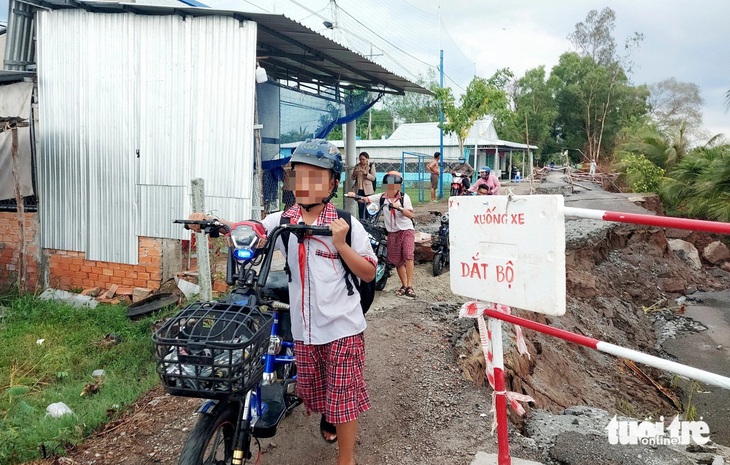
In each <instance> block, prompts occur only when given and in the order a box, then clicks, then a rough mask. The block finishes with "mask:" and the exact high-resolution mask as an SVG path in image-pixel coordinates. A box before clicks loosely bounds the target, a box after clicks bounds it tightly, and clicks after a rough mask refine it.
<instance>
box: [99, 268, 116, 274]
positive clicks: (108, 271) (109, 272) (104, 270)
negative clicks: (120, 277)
mask: <svg viewBox="0 0 730 465" xmlns="http://www.w3.org/2000/svg"><path fill="white" fill-rule="evenodd" d="M101 274H103V275H105V276H114V270H111V269H109V268H104V269H102V270H101Z"/></svg>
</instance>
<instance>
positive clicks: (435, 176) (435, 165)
mask: <svg viewBox="0 0 730 465" xmlns="http://www.w3.org/2000/svg"><path fill="white" fill-rule="evenodd" d="M440 161H441V153H439V152H436V153H434V154H433V160H431V161H430V162H429V163H428V165H426V171H428V172H429V173H430V174H431V202H433V203H435V202H438V199H436V189H438V187H439V170H440V168H439V162H440Z"/></svg>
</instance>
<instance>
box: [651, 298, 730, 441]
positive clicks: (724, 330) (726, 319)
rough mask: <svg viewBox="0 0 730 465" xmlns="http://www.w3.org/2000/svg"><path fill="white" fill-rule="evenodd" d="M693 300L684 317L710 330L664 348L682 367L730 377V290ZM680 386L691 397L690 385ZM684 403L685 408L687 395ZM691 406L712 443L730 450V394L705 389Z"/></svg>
mask: <svg viewBox="0 0 730 465" xmlns="http://www.w3.org/2000/svg"><path fill="white" fill-rule="evenodd" d="M691 297H692V298H693V299H698V300H699V302H697V303H691V304H690V305H687V307H686V310H685V313H684V316H685V317H687V318H691V319H693V320H695V321H698V322H700V323H701V324H702V325H704V326H705V327H706V328H707V329H706V330H704V331H701V332H697V333H684V334H681V335H677V337H676V338H669V339H667V340H666V341H664V343H663V345H662V347H663V349H664V350H665V351H666V352H667V353H669V354H671V355H673V356H675V357H677V361H678V362H679V363H682V364H685V365H689V366H692V367H695V368H700V369H702V370H706V371H710V372H712V373H717V374H719V375H723V376H730V289H728V290H725V291H719V292H698V293H695V294H692V296H691ZM681 386H682V388H683V389H684V390H685V392H686V393H688V389H689V382H683V383H681ZM682 402H683V403H684V404H685V405H686V403H687V398H686V395H685V398H684V399H682ZM692 404H694V406H695V408H696V409H697V419H699V417H702V419H703V421H705V422H706V423H707V425H708V426H709V428H710V439H712V440H713V441H714V442H716V443H718V444H722V445H724V446H730V390H727V389H723V388H720V387H715V386H709V385H703V386H702V388H701V389H700V391H699V392H695V393H694V394H693V395H692Z"/></svg>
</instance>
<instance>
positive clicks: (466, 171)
mask: <svg viewBox="0 0 730 465" xmlns="http://www.w3.org/2000/svg"><path fill="white" fill-rule="evenodd" d="M457 173H461V174H462V175H463V176H464V177H463V178H462V179H461V184H462V186H464V190H465V191H466V190H467V189H469V186H470V185H471V176H472V175H473V174H474V168H472V167H471V165H470V164H469V163H467V162H466V158H464V157H461V158H459V163H457V164H455V165H454V166H453V167H452V168H451V174H457Z"/></svg>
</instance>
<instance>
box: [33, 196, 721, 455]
mask: <svg viewBox="0 0 730 465" xmlns="http://www.w3.org/2000/svg"><path fill="white" fill-rule="evenodd" d="M614 208H615V207H614ZM445 209H446V205H445V202H442V203H440V204H427V205H424V206H422V207H419V208H417V219H418V218H420V219H421V221H418V222H417V225H418V226H419V229H421V230H424V231H428V232H433V231H435V230H436V229H437V224H436V222H437V220H438V218H437V217H436V216H434V215H430V214H429V213H428V212H429V211H431V210H438V211H441V212H443V211H445ZM429 221H431V222H432V224H430V225H429V224H427V223H428V222H429ZM586 221H587V220H586ZM586 221H574V222H572V223H571V226H570V228H569V229H570V230H571V231H572V233H573V235H568V238H569V239H570V241H569V243H570V244H573V245H572V246H571V247H572V248H571V250H570V252H569V254H568V259H569V260H568V262H569V266H568V278H569V279H568V281H569V302H568V310H567V312H566V315H565V316H563V317H561V318H559V319H552V320H548V319H547V318H541V319H539V320H540V321H541V322H546V323H548V324H553V325H556V326H559V327H563V328H565V329H568V330H572V331H577V332H581V333H583V334H587V335H589V336H594V335H595V336H597V337H601V338H603V339H606V340H609V341H610V342H613V343H617V344H619V345H623V346H627V347H632V348H635V349H638V350H642V351H644V352H648V353H652V351H653V349H654V345H655V342H656V338H655V336H654V332H653V330H652V323H651V321H650V320H649V318H648V317H647V316H646V314H645V312H644V311H642V305H647V306H648V305H650V304H651V303H653V302H655V301H657V299H658V297H659V296H663V295H665V294H666V295H668V296H669V297H672V298H674V297H676V296H678V293H676V292H675V293H673V294H670V293H666V292H663V291H662V290H660V289H659V288H658V286H657V283H661V285H662V286H664V287H669V286H670V285H671V286H672V287H676V285H677V284H681V286H679V287H681V288H684V289H688V290H689V289H694V290H697V289H703V288H707V289H706V290H708V291H709V290H719V289H727V288H728V287H729V286H730V275H728V276H725V277H723V278H722V279H720V278H717V279H715V278H713V277H711V276H709V275H708V274H706V273H705V272H704V271H703V272H702V273H699V272H698V273H695V274H692V273H688V270H687V268H686V265H685V264H683V263H681V262H680V261H679V260H678V259H677V258H676V257H674V256H673V254H671V253H668V251H667V246H666V238H665V237H664V234H663V232H657V231H655V230H653V229H647V228H644V229H639V230H635V229H633V228H628V229H627V228H619V229H616V230H615V231H613V232H611V233H607V232H606V231H605V227H604V226H603V225H599V226H600V227H597V226H596V225H592V224H587V223H586ZM594 223H595V222H594ZM591 231H592V232H591ZM589 232H590V234H589ZM577 233H580V234H577ZM723 276H724V275H723ZM399 286H400V283H399V282H398V280H397V277H396V276H395V275H394V276H392V277H391V280H390V281H389V283H388V286H387V287H386V289H385V291H383V292H380V293H378V294H377V296H376V300H375V302H374V304H373V308H372V309H371V310H370V312H369V313H368V316H367V320H368V329H367V330H366V333H365V338H366V346H367V358H366V380H367V382H368V387H369V389H370V394H371V398H372V401H373V409H372V410H371V411H369V412H367V413H366V414H365V415H363V417H362V422H361V431H360V435H359V442H358V446H357V451H358V463H359V464H360V465H376V464H377V465H380V464H386V465H387V464H392V465H396V464H398V465H400V464H402V465H410V464H413V465H415V464H434V465H436V464H439V465H441V464H448V465H452V464H453V465H460V464H469V463H471V461H472V459H473V457H474V455H475V454H476V452H477V451H480V450H481V451H486V452H489V453H494V452H496V438H495V437H492V436H490V434H489V431H490V427H491V412H490V407H491V390H490V389H487V388H483V387H477V386H476V385H475V384H473V383H471V382H468V381H465V380H464V377H463V374H462V372H461V370H462V368H463V369H464V371H465V373H466V374H467V375H468V376H471V377H472V378H473V379H478V378H479V377H478V376H476V375H479V374H481V375H482V377H483V365H480V363H483V359H481V360H482V362H480V361H479V358H480V356H481V354H480V349H479V347H478V342H477V341H475V339H474V335H473V334H472V335H470V336H469V338H467V339H466V340H465V341H464V340H462V341H459V339H460V338H461V337H462V336H464V335H465V334H466V333H467V330H468V328H469V327H470V326H471V325H472V324H473V323H472V322H471V321H464V320H458V319H457V318H456V308H457V307H458V305H459V304H460V303H461V302H462V301H463V300H465V299H464V298H463V297H458V296H455V295H453V294H452V293H451V291H450V284H449V273H444V274H443V275H441V276H439V277H433V276H432V275H431V264H430V263H424V264H421V265H417V266H416V277H415V290H416V293H417V298H416V300H412V299H408V298H405V297H397V296H395V295H394V290H395V289H396V288H398V287H399ZM509 337H510V336H509V335H507V336H505V338H506V339H505V340H506V341H508V339H509ZM526 337H527V340H528V348H529V349H530V353H531V354H533V359H532V361H530V362H528V361H526V360H524V359H520V358H517V357H514V356H512V355H510V354H507V353H506V363H507V365H508V370H507V371H508V378H509V379H508V382H510V383H511V385H512V387H511V389H512V390H517V391H521V392H525V393H528V394H530V395H532V396H533V397H535V398H536V399H537V401H538V404H537V406H538V407H540V408H546V409H549V410H552V411H554V412H556V411H559V410H561V409H562V408H565V407H568V406H572V405H589V406H594V407H600V408H604V409H605V410H607V411H610V412H612V413H615V412H617V411H618V412H620V411H623V410H626V409H629V410H634V411H635V412H634V413H635V414H636V415H640V414H644V413H646V412H661V411H664V409H666V408H667V406H668V405H669V402H668V401H667V400H666V399H663V398H662V397H661V396H660V395H659V394H658V393H657V391H656V390H655V388H654V387H653V386H651V385H649V384H647V383H645V382H644V381H642V380H641V379H639V378H637V377H636V376H635V375H633V374H632V373H631V372H630V371H628V369H626V368H625V367H623V366H622V364H621V362H620V361H619V360H616V359H613V358H609V357H603V356H599V355H596V354H595V353H593V352H591V351H589V350H587V349H582V348H576V347H570V346H565V344H562V345H561V344H559V343H557V342H555V341H554V340H548V339H546V337H542V336H541V335H539V334H536V333H532V334H531V333H530V332H528V334H527V336H526ZM680 342H681V341H680ZM713 342H714V341H713ZM714 343H715V344H716V345H719V344H721V343H718V342H714ZM564 346H565V347H564ZM455 347H459V348H458V349H455ZM713 354H715V355H719V354H726V353H725V352H720V351H719V350H717V349H716V348H715V349H713ZM650 373H653V372H650ZM653 374H654V375H656V376H658V375H659V374H658V373H653ZM665 378H666V376H665ZM665 381H666V380H665ZM199 404H200V400H198V399H186V398H176V397H171V396H168V395H166V394H164V392H163V391H162V390H161V389H156V390H154V391H152V392H150V393H149V394H148V395H147V396H145V397H143V398H142V399H140V401H139V402H138V403H137V405H136V406H135V408H134V409H132V410H131V411H130V413H129V414H128V415H126V416H125V417H124V418H122V419H121V420H120V422H119V423H118V424H112V425H109V427H108V428H107V430H106V432H103V433H100V434H99V435H97V436H95V437H93V438H91V439H89V440H88V441H86V442H85V443H84V444H83V445H82V446H80V447H79V448H78V449H76V450H73V451H71V452H70V455H69V459H66V458H64V459H61V460H58V461H56V462H55V463H66V464H79V465H87V464H88V465H92V464H112V463H113V464H119V465H148V464H149V465H152V464H165V465H172V464H176V463H177V458H178V455H179V453H180V448H181V447H182V444H183V442H184V440H185V437H186V436H187V434H188V432H189V431H190V429H191V428H192V426H193V424H194V421H195V418H196V415H195V413H194V411H195V409H196V408H197V406H198V405H199ZM670 412H671V410H670ZM674 414H675V413H672V415H674ZM318 423H319V419H318V417H315V416H311V417H306V416H305V415H304V410H303V409H301V408H300V409H298V410H297V411H295V412H294V413H293V414H292V415H291V416H290V417H289V418H287V419H285V421H284V422H283V423H282V425H281V427H280V429H279V431H278V434H277V435H276V436H275V437H274V438H273V440H265V441H262V444H261V449H262V452H263V456H262V458H261V461H260V463H261V464H263V465H265V464H274V463H276V464H280V465H289V464H291V465H295V464H307V465H309V464H332V463H334V460H335V456H336V446H332V445H329V444H326V443H325V442H324V441H322V439H321V438H320V436H319V431H318ZM510 447H511V449H512V456H513V457H520V458H525V459H531V460H538V461H540V460H541V459H542V460H544V456H541V453H542V452H544V451H540V450H538V449H537V446H536V445H535V441H534V440H532V439H525V438H524V437H522V436H520V435H519V434H518V433H515V432H511V433H510ZM251 463H253V462H251ZM38 464H43V465H51V464H52V462H51V461H46V462H38Z"/></svg>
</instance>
